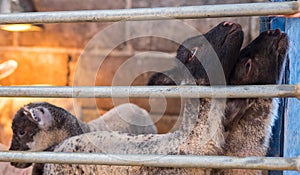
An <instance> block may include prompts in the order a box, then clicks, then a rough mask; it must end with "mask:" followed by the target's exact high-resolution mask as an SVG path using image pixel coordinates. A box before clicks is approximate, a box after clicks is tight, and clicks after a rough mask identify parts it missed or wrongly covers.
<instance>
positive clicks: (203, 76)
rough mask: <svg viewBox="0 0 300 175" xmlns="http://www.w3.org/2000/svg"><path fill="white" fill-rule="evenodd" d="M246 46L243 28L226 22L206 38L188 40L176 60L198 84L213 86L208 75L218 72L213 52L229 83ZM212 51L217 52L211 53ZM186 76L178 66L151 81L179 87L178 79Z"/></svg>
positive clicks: (156, 83) (149, 83) (180, 48)
mask: <svg viewBox="0 0 300 175" xmlns="http://www.w3.org/2000/svg"><path fill="white" fill-rule="evenodd" d="M207 41H208V42H209V44H208V43H207ZM242 42H243V31H242V28H241V26H240V25H239V24H235V23H231V22H222V23H220V24H219V25H217V26H216V27H214V28H213V29H211V30H210V31H209V32H207V33H206V34H205V35H199V36H195V37H192V38H189V39H187V40H185V41H184V42H183V43H182V44H181V45H180V46H179V48H178V50H177V55H176V58H177V60H179V61H180V62H181V63H182V64H183V65H184V67H186V68H187V70H188V71H189V72H190V73H191V75H192V76H193V77H194V78H195V80H196V83H197V84H201V85H209V84H210V82H209V79H208V73H207V72H206V71H210V72H211V73H210V74H212V72H214V71H216V70H215V69H216V63H215V60H212V59H210V58H211V57H212V56H211V55H212V51H213V52H215V53H216V54H217V56H218V58H219V59H218V60H217V61H219V62H220V63H221V65H222V68H223V71H224V75H225V79H226V81H227V80H228V79H229V76H230V73H231V71H232V69H233V67H234V65H235V63H236V61H237V58H238V56H239V51H240V48H241V45H242ZM210 47H212V48H213V49H210ZM210 50H211V51H210ZM182 72H183V69H182V67H181V66H180V64H178V66H177V67H176V68H174V69H172V70H169V71H166V72H163V73H157V74H154V75H153V76H152V77H151V78H150V79H149V81H148V85H176V83H177V84H178V83H179V81H178V79H180V80H182V79H184V78H182V77H180V75H181V74H182ZM221 78H223V77H221ZM176 79H177V80H176ZM214 84H216V83H214Z"/></svg>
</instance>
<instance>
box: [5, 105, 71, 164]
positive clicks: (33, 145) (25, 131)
mask: <svg viewBox="0 0 300 175" xmlns="http://www.w3.org/2000/svg"><path fill="white" fill-rule="evenodd" d="M70 118H71V119H72V118H73V116H72V115H71V114H70V113H69V112H67V111H66V110H64V109H62V108H59V107H57V106H54V105H52V104H50V103H46V102H43V103H30V104H28V105H26V106H24V107H23V108H21V109H19V110H18V111H17V113H16V114H15V116H14V119H13V123H12V130H13V138H12V143H11V146H10V149H9V150H17V151H26V150H29V151H43V150H45V149H47V148H49V147H51V146H53V145H56V144H58V143H60V142H61V141H62V140H64V139H65V138H67V137H69V135H70V133H69V132H68V131H67V127H68V125H66V123H67V122H69V119H70ZM74 118H75V117H74ZM71 124H72V123H71ZM73 124H74V125H75V124H76V123H73ZM74 127H76V125H75V126H74ZM11 165H13V166H15V167H18V168H26V167H28V166H30V165H31V164H30V163H14V162H12V163H11Z"/></svg>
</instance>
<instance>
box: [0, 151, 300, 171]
mask: <svg viewBox="0 0 300 175" xmlns="http://www.w3.org/2000/svg"><path fill="white" fill-rule="evenodd" d="M299 161H300V159H299V158H282V157H245V158H242V157H230V156H195V155H146V154H127V155H126V154H100V153H62V152H59V153H58V152H21V151H2V152H0V162H30V163H55V164H85V165H120V166H148V167H176V168H222V169H223V168H238V169H240V168H243V169H262V170H294V171H297V170H299V165H300V164H299Z"/></svg>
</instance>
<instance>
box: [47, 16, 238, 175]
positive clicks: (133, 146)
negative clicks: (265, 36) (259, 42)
mask: <svg viewBox="0 0 300 175" xmlns="http://www.w3.org/2000/svg"><path fill="white" fill-rule="evenodd" d="M204 37H205V39H207V40H208V41H209V43H210V44H211V45H212V46H213V48H214V50H215V51H216V53H217V55H218V56H219V59H220V62H221V65H222V67H223V68H224V70H225V71H226V72H225V75H229V74H230V72H231V67H233V65H234V64H235V62H236V60H237V57H238V53H239V50H240V47H241V44H242V41H243V32H242V29H241V26H240V25H238V24H233V23H230V22H223V23H221V24H219V25H218V26H216V27H215V28H213V29H212V30H211V31H209V32H208V33H206V34H205V35H204ZM204 37H203V36H196V37H193V38H190V39H187V40H186V41H185V42H184V43H183V44H182V45H181V46H180V47H179V49H178V51H177V58H178V59H179V60H181V61H182V62H185V63H191V64H194V63H197V64H199V65H200V66H199V69H196V70H192V72H191V73H192V74H193V75H196V77H197V78H196V80H197V83H198V84H205V85H206V84H209V82H208V76H207V74H206V72H205V69H204V66H202V65H201V64H200V62H199V61H198V59H201V63H203V62H202V61H204V62H205V59H208V60H206V62H205V63H206V64H207V65H205V66H207V67H208V68H209V70H210V71H212V68H213V66H214V65H213V64H214V62H213V61H210V60H209V58H210V57H209V54H206V53H208V52H209V51H208V50H209V49H208V48H209V46H207V45H205V44H204V43H205V41H204ZM224 49H226V51H224ZM196 58H197V59H196ZM176 69H178V70H180V66H178V67H177V68H176ZM228 72H229V73H228ZM177 75H178V76H182V75H180V74H177ZM177 75H176V76H177ZM184 80H185V81H187V82H189V79H184ZM225 105H226V104H225V103H224V102H223V100H215V101H212V100H211V99H200V100H199V99H188V100H187V102H186V103H185V107H184V109H183V117H184V118H186V119H185V120H184V121H186V122H189V123H190V127H189V128H187V127H185V128H184V129H182V130H179V131H176V132H173V133H168V134H147V135H130V134H122V133H118V132H105V131H102V132H91V133H87V134H83V135H80V136H75V137H72V138H70V139H67V140H65V141H64V142H63V143H61V144H60V145H59V146H58V147H56V148H55V150H54V151H56V152H101V153H120V154H160V155H162V156H163V155H167V154H195V155H217V154H220V152H222V145H223V141H224V138H223V135H222V132H223V125H222V119H223V117H224V116H223V115H224V114H223V111H224V110H225ZM212 116H213V117H215V118H214V120H209V117H212ZM185 126H187V125H185ZM212 126H214V127H212ZM210 171H211V170H210V169H206V170H205V169H188V168H153V167H127V166H101V165H66V164H46V165H45V168H44V174H47V175H50V174H205V173H208V172H210Z"/></svg>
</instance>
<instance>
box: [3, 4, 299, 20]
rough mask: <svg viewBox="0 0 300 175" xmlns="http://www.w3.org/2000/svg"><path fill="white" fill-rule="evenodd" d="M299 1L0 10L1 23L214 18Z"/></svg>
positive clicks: (284, 9)
mask: <svg viewBox="0 0 300 175" xmlns="http://www.w3.org/2000/svg"><path fill="white" fill-rule="evenodd" d="M299 11H300V2H295V1H293V2H277V3H272V2H264V3H242V4H220V5H203V6H183V7H160V8H136V9H118V10H85V11H58V12H28V13H15V14H0V24H22V23H66V22H115V21H139V20H158V19H186V18H216V17H240V16H266V15H284V14H293V13H296V12H299Z"/></svg>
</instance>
